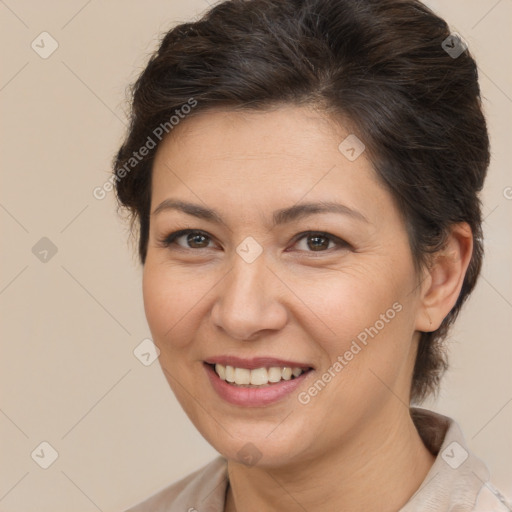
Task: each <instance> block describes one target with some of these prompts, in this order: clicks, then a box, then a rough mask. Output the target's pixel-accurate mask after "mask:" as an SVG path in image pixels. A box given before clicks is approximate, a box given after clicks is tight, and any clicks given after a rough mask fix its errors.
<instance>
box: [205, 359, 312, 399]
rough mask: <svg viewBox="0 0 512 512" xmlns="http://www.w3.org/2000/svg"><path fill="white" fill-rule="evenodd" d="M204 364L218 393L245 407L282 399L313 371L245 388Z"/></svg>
mask: <svg viewBox="0 0 512 512" xmlns="http://www.w3.org/2000/svg"><path fill="white" fill-rule="evenodd" d="M204 366H205V368H206V373H207V375H208V378H209V379H210V382H211V383H212V386H213V389H214V390H215V391H216V392H217V394H218V395H219V396H220V397H221V398H223V399H224V400H225V401H226V402H229V403H230V404H233V405H240V406H245V407H262V406H265V405H269V404H273V403H275V402H278V401H279V400H282V399H283V398H284V397H286V396H288V395H290V394H291V393H293V392H294V391H295V390H296V389H297V388H298V387H299V386H300V385H301V384H302V383H303V382H304V379H305V378H306V377H307V376H308V375H309V374H310V373H311V371H312V370H309V371H308V372H305V373H301V374H300V375H299V376H298V377H295V378H294V379H290V380H281V381H280V382H277V383H275V384H269V385H268V386H262V387H260V388H244V387H239V386H233V385H231V384H228V383H227V382H226V381H224V380H222V379H221V378H220V377H219V376H218V375H217V372H216V371H215V370H214V369H213V368H212V367H211V366H210V365H208V364H206V363H205V365H204Z"/></svg>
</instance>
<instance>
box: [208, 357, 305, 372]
mask: <svg viewBox="0 0 512 512" xmlns="http://www.w3.org/2000/svg"><path fill="white" fill-rule="evenodd" d="M205 363H207V364H217V363H218V364H222V365H224V366H233V367H235V368H247V369H249V370H254V369H256V368H270V367H272V366H279V367H283V366H288V367H290V368H312V366H311V365H309V364H307V363H306V364H305V363H300V362H298V361H290V360H286V359H278V358H275V357H253V358H251V359H244V358H242V357H237V356H215V357H210V358H208V359H206V360H205Z"/></svg>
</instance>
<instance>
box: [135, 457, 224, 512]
mask: <svg viewBox="0 0 512 512" xmlns="http://www.w3.org/2000/svg"><path fill="white" fill-rule="evenodd" d="M227 484H228V478H227V461H226V459H225V458H224V457H221V456H219V457H216V458H215V459H214V460H212V461H211V462H209V463H208V464H206V465H205V466H203V467H202V468H200V469H198V470H197V471H194V472H193V473H191V474H190V475H188V476H186V477H185V478H182V479H181V480H179V481H177V482H174V483H172V484H171V485H169V486H167V487H165V488H163V489H161V490H160V491H158V492H156V493H155V494H153V495H152V496H150V497H149V498H147V499H145V500H144V501H143V502H141V503H139V504H137V505H135V506H134V507H132V508H130V509H128V510H126V511H125V512H174V511H175V510H176V511H177V510H179V511H180V512H187V511H191V512H192V511H193V510H194V509H195V508H196V509H198V510H211V512H216V511H217V510H219V511H222V510H223V508H224V498H225V493H226V488H227Z"/></svg>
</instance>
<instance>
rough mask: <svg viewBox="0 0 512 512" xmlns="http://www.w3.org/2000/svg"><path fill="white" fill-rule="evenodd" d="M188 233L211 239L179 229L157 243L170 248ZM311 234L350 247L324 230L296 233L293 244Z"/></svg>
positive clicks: (200, 233)
mask: <svg viewBox="0 0 512 512" xmlns="http://www.w3.org/2000/svg"><path fill="white" fill-rule="evenodd" d="M188 234H195V235H203V236H205V237H206V238H209V239H210V240H212V237H211V236H209V235H208V233H206V232H204V231H200V230H197V229H181V230H179V231H175V232H174V233H170V234H169V235H167V236H165V237H163V238H161V239H159V240H158V244H159V246H160V247H164V248H170V247H171V245H178V244H176V240H177V239H178V238H181V237H182V236H185V235H188ZM312 235H316V236H318V237H323V238H327V239H329V240H330V241H332V242H334V243H335V244H337V245H338V250H339V249H347V248H348V249H351V248H352V247H351V245H350V244H349V243H348V242H346V241H345V240H342V239H341V238H339V237H337V236H334V235H331V234H330V233H326V232H324V231H304V232H302V233H299V234H298V235H296V236H295V237H294V242H293V244H294V245H295V244H296V243H297V242H299V241H300V240H302V239H303V238H306V237H307V236H312ZM178 248H179V249H184V250H191V251H199V250H201V249H210V247H200V248H193V247H182V246H180V245H178ZM331 250H332V248H331V249H325V250H323V251H305V252H309V253H312V254H315V253H326V252H330V251H331Z"/></svg>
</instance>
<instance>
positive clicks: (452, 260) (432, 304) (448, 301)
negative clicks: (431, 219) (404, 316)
mask: <svg viewBox="0 0 512 512" xmlns="http://www.w3.org/2000/svg"><path fill="white" fill-rule="evenodd" d="M472 253H473V234H472V232H471V228H470V227H469V225H468V224H467V223H466V222H462V223H458V224H454V225H453V226H452V228H451V230H450V234H449V235H448V237H447V239H446V243H445V245H444V247H443V248H442V249H441V250H439V251H438V252H436V253H435V254H433V255H432V260H431V265H430V266H429V268H428V269H427V273H428V276H427V277H428V279H426V280H425V286H424V287H423V288H422V292H421V294H422V295H421V298H420V300H421V307H420V308H419V311H418V317H417V320H416V330H418V331H422V332H431V331H435V330H436V329H438V328H439V326H440V325H441V323H442V321H443V320H444V318H445V317H446V316H447V315H448V313H449V312H450V311H451V309H452V308H453V307H454V306H455V304H456V302H457V299H458V297H459V294H460V291H461V288H462V284H463V282H464V276H465V275H466V271H467V268H468V266H469V262H470V261H471V255H472Z"/></svg>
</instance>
